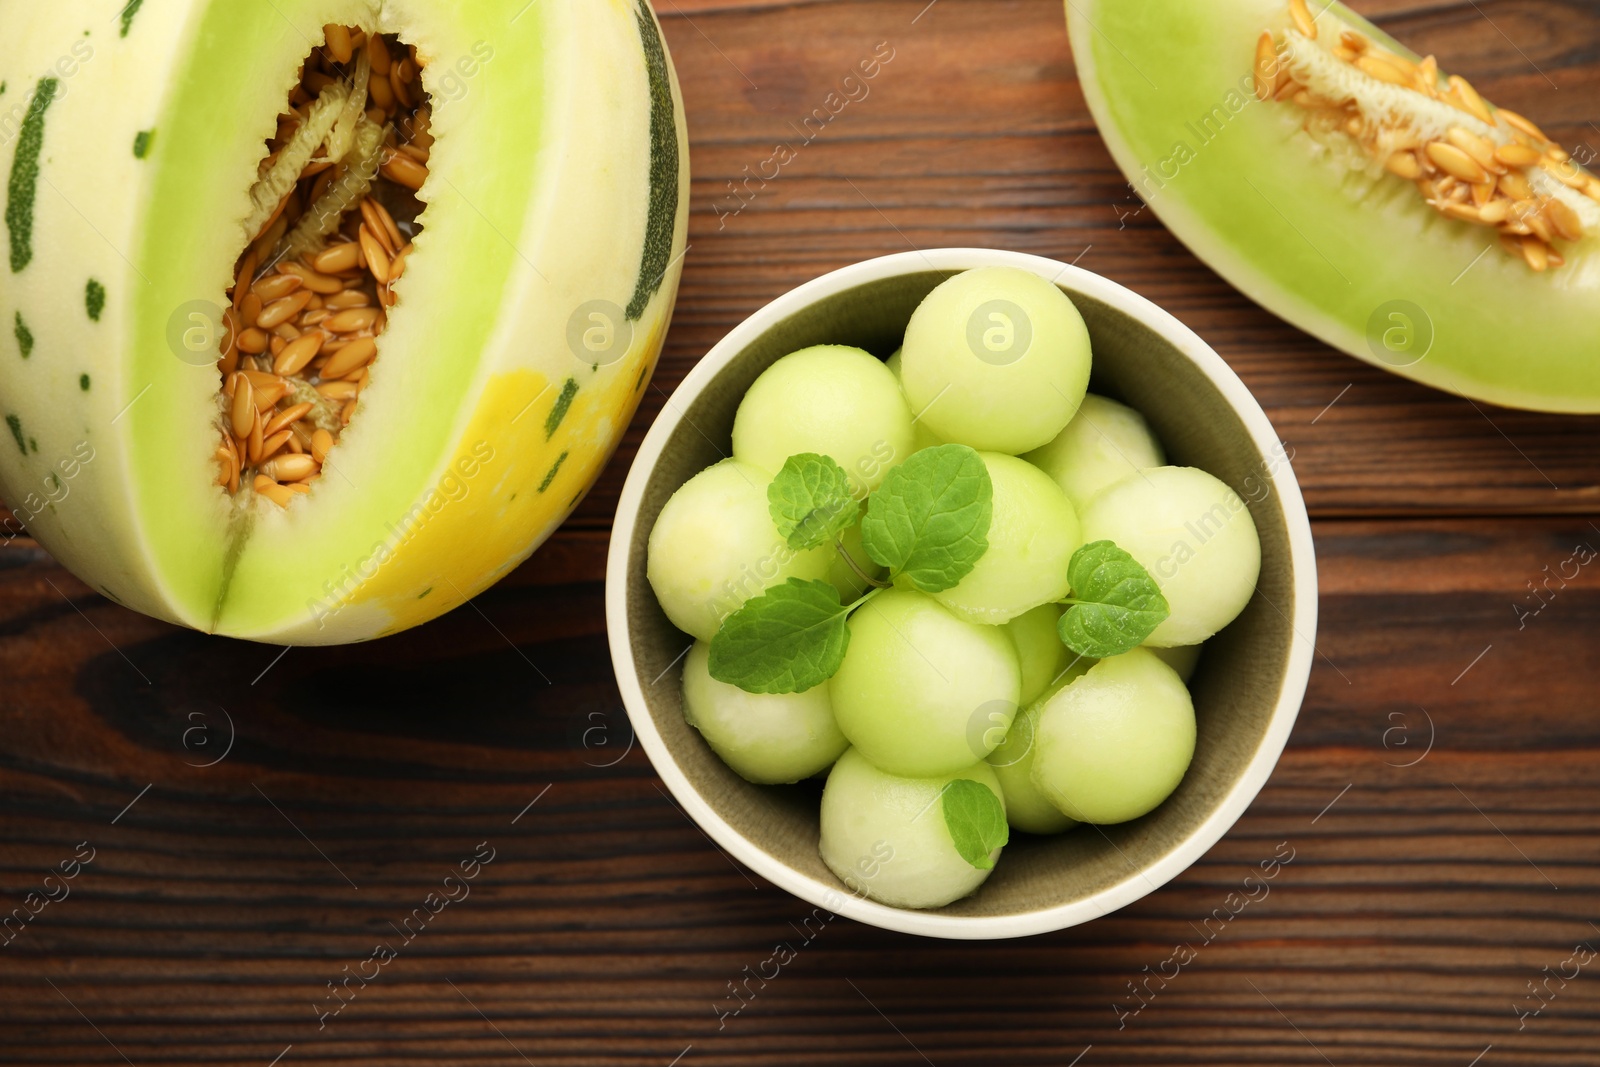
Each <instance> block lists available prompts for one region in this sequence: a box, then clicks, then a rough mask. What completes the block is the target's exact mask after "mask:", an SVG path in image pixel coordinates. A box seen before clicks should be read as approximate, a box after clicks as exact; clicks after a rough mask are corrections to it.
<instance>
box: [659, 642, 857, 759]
mask: <svg viewBox="0 0 1600 1067" xmlns="http://www.w3.org/2000/svg"><path fill="white" fill-rule="evenodd" d="M710 655H711V646H710V645H708V644H706V642H704V641H696V642H695V645H694V648H692V649H690V651H689V656H688V658H687V659H686V660H685V661H684V664H683V717H684V718H685V719H686V720H688V723H689V725H690V726H693V727H694V728H695V729H696V730H699V731H700V736H701V737H704V738H705V739H706V744H708V745H710V746H711V751H713V752H715V753H716V754H717V755H718V756H721V757H722V762H724V763H726V764H727V765H728V766H729V767H732V768H733V769H734V770H735V771H736V772H738V774H739V775H740V776H741V777H743V778H745V779H746V780H748V781H751V782H755V783H757V784H758V785H775V784H780V783H786V782H798V781H800V780H801V779H802V778H810V777H811V776H812V775H814V774H820V773H821V772H822V771H825V770H827V769H828V768H829V767H831V766H833V761H834V760H836V759H838V758H839V757H840V755H842V754H843V753H844V750H845V749H847V748H849V747H850V742H848V741H846V740H845V737H844V734H842V733H840V732H839V727H838V724H837V723H835V722H834V721H833V705H832V704H831V703H830V702H829V700H828V687H827V686H825V685H819V686H816V687H815V688H812V689H808V690H806V691H805V692H804V693H781V694H765V693H746V692H745V691H744V690H743V689H740V688H739V687H738V686H736V685H729V684H728V683H726V682H719V681H717V680H716V679H715V678H713V677H711V672H710V670H709V665H710V664H709V661H710Z"/></svg>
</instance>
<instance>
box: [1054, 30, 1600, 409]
mask: <svg viewBox="0 0 1600 1067" xmlns="http://www.w3.org/2000/svg"><path fill="white" fill-rule="evenodd" d="M1311 7H1312V10H1314V11H1321V10H1322V8H1323V7H1324V4H1323V3H1322V2H1321V0H1318V2H1316V3H1314V4H1312V5H1311ZM1066 9H1067V23H1068V27H1069V30H1070V33H1071V37H1072V48H1073V55H1074V57H1075V58H1076V61H1077V67H1078V74H1079V78H1080V80H1081V82H1082V84H1083V90H1084V95H1085V97H1086V98H1087V100H1088V103H1089V107H1090V110H1091V111H1092V112H1093V114H1094V117H1095V121H1096V122H1097V123H1098V124H1099V127H1100V132H1101V134H1102V135H1103V136H1104V137H1105V140H1106V143H1107V144H1108V145H1109V147H1110V149H1111V153H1112V155H1113V156H1114V157H1115V158H1116V161H1117V164H1118V165H1119V166H1120V167H1121V168H1122V170H1123V173H1124V174H1125V175H1126V176H1127V178H1128V181H1129V182H1130V184H1131V185H1132V186H1133V190H1132V191H1130V192H1129V194H1128V195H1127V197H1126V198H1125V199H1123V200H1122V201H1119V203H1118V206H1117V211H1118V214H1119V215H1121V216H1122V217H1123V220H1124V222H1125V223H1126V222H1131V221H1132V220H1133V219H1134V218H1136V217H1137V214H1136V213H1137V212H1139V211H1140V200H1141V199H1142V200H1144V201H1145V202H1147V203H1148V205H1149V207H1150V209H1151V210H1153V211H1154V212H1155V213H1156V215H1158V216H1159V217H1160V219H1161V221H1162V222H1163V223H1165V224H1166V226H1167V227H1168V228H1169V229H1170V230H1172V232H1173V233H1174V234H1175V235H1176V236H1177V237H1178V239H1179V240H1181V241H1182V242H1183V243H1184V244H1186V245H1187V246H1188V247H1189V248H1190V249H1191V250H1192V251H1193V252H1194V253H1195V254H1196V255H1197V256H1199V257H1200V258H1201V259H1203V260H1204V261H1205V262H1206V263H1207V264H1209V265H1210V266H1211V267H1212V268H1213V269H1214V270H1216V271H1217V272H1218V273H1219V274H1221V275H1222V276H1223V277H1224V278H1225V279H1227V280H1228V282H1230V283H1231V284H1232V285H1233V286H1234V287H1236V288H1237V289H1239V290H1240V291H1241V292H1243V293H1244V294H1245V295H1246V296H1248V297H1249V298H1250V299H1252V300H1254V301H1256V302H1257V303H1259V304H1261V305H1262V306H1263V307H1265V308H1267V309H1268V310H1269V311H1272V312H1273V313H1275V314H1277V315H1279V316H1280V317H1282V318H1284V319H1286V320H1288V321H1289V322H1291V323H1293V324H1294V325H1296V326H1298V327H1300V328H1301V329H1303V330H1305V331H1307V332H1308V333H1311V334H1314V335H1315V336H1317V337H1319V338H1321V339H1322V340H1324V341H1326V342H1327V343H1328V344H1330V345H1333V346H1334V347H1336V348H1340V349H1342V350H1344V351H1345V352H1348V353H1349V354H1351V355H1353V356H1356V357H1358V358H1360V359H1363V360H1366V361H1367V362H1369V363H1372V364H1374V365H1376V366H1380V367H1384V368H1385V369H1388V370H1392V371H1394V372H1395V373H1398V374H1401V375H1404V376H1406V377H1408V378H1412V379H1415V380H1416V381H1419V382H1422V383H1424V384H1427V385H1430V386H1434V387H1436V388H1439V389H1444V390H1448V391H1450V392H1454V393H1459V394H1461V395H1464V396H1467V397H1471V398H1474V399H1478V400H1484V401H1488V402H1490V403H1494V404H1499V405H1503V406H1506V407H1517V408H1529V409H1535V410H1546V411H1561V412H1585V413H1592V412H1597V411H1600V254H1597V253H1600V238H1597V237H1596V235H1595V234H1594V233H1593V232H1591V233H1590V234H1589V236H1587V237H1585V238H1584V240H1583V241H1582V242H1579V243H1578V244H1574V245H1563V246H1562V247H1561V248H1560V251H1561V252H1562V254H1563V255H1564V256H1565V257H1566V259H1567V265H1566V266H1564V267H1561V268H1559V269H1555V270H1552V271H1550V272H1548V273H1546V274H1535V273H1534V272H1533V271H1531V270H1529V269H1528V268H1527V267H1526V266H1525V265H1524V264H1523V263H1521V262H1519V261H1517V260H1514V259H1512V258H1511V257H1510V256H1508V255H1506V254H1505V253H1504V252H1503V251H1501V249H1500V248H1499V247H1498V243H1497V241H1496V237H1495V235H1494V233H1493V232H1492V231H1490V230H1488V229H1486V228H1483V227H1478V226H1472V225H1469V224H1467V223H1463V222H1457V221H1453V220H1448V219H1445V218H1443V217H1442V216H1440V215H1439V214H1438V213H1437V212H1435V211H1434V210H1433V209H1432V208H1430V207H1428V206H1427V204H1426V203H1425V202H1424V201H1423V200H1422V198H1421V196H1420V195H1419V194H1418V193H1417V191H1416V189H1415V187H1414V186H1413V185H1412V184H1411V183H1409V182H1406V181H1404V180H1402V179H1400V178H1396V177H1393V176H1390V175H1378V176H1371V177H1369V176H1367V175H1365V174H1363V173H1360V172H1356V171H1352V170H1349V169H1348V168H1346V167H1345V166H1343V165H1341V164H1339V163H1336V162H1331V161H1325V159H1324V158H1322V157H1321V156H1320V155H1319V151H1320V150H1319V148H1318V146H1317V144H1316V142H1315V141H1314V140H1312V139H1311V138H1310V137H1309V136H1307V135H1306V134H1304V133H1303V132H1301V129H1300V127H1301V122H1302V118H1303V113H1302V112H1301V111H1300V109H1298V108H1296V107H1295V106H1293V105H1292V104H1287V103H1262V102H1260V101H1258V100H1257V99H1256V98H1255V96H1254V94H1253V91H1252V83H1251V71H1252V63H1253V59H1254V53H1255V45H1256V41H1257V39H1258V38H1259V37H1260V35H1261V33H1262V31H1264V30H1269V31H1271V32H1272V33H1273V34H1274V35H1275V36H1276V37H1278V38H1279V39H1281V35H1282V33H1283V32H1284V31H1285V30H1286V28H1287V27H1288V25H1289V21H1290V20H1289V14H1288V4H1287V2H1286V0H1206V2H1197V0H1137V2H1130V0H1069V2H1068V3H1067V5H1066ZM1341 24H1348V25H1350V26H1353V27H1356V28H1359V29H1360V30H1361V31H1362V32H1365V33H1367V34H1369V35H1372V36H1376V37H1377V38H1378V39H1380V40H1383V41H1386V42H1387V41H1388V40H1389V38H1387V37H1386V36H1385V35H1383V34H1382V33H1380V32H1378V31H1376V30H1375V29H1374V28H1373V27H1371V26H1370V25H1369V24H1367V23H1366V22H1365V21H1364V20H1362V19H1360V18H1359V17H1358V16H1356V15H1355V14H1353V13H1352V12H1350V11H1349V9H1347V8H1345V7H1344V6H1343V5H1341V4H1338V3H1334V4H1333V5H1332V6H1331V7H1330V8H1329V9H1328V10H1327V11H1326V13H1324V14H1321V15H1320V16H1319V18H1318V25H1319V35H1320V36H1321V37H1323V38H1327V35H1329V34H1337V32H1338V30H1339V29H1340V26H1341ZM1440 62H1441V65H1442V66H1443V67H1444V68H1445V69H1446V70H1448V69H1449V67H1450V57H1449V56H1441V57H1440ZM1530 117H1532V118H1533V119H1534V121H1538V116H1537V115H1533V116H1530ZM1485 249H1488V251H1487V252H1486V253H1485ZM1480 255H1481V256H1482V258H1481V259H1480V258H1479V257H1480ZM1415 309H1420V314H1419V312H1418V311H1417V310H1415ZM1393 314H1399V315H1401V316H1402V318H1401V319H1395V318H1392V317H1391V315H1393ZM1423 316H1425V318H1424V317H1423ZM1408 319H1409V320H1411V326H1410V327H1408V325H1407V322H1406V320H1408ZM1428 322H1431V328H1432V331H1433V340H1432V345H1431V348H1430V349H1428V350H1427V354H1426V355H1425V356H1423V357H1422V358H1421V359H1420V360H1417V361H1416V362H1414V363H1411V361H1412V360H1414V359H1416V355H1417V349H1418V348H1419V347H1420V342H1419V340H1416V339H1413V340H1409V341H1408V340H1407V339H1406V337H1405V335H1404V331H1405V330H1406V329H1408V328H1417V329H1418V330H1419V331H1420V330H1421V329H1424V328H1426V324H1427V323H1428ZM1391 328H1393V329H1398V330H1400V331H1402V332H1401V333H1398V334H1395V335H1392V337H1393V340H1394V341H1395V344H1394V345H1391V346H1389V347H1386V346H1385V345H1384V344H1383V337H1384V332H1385V331H1386V330H1389V329H1391ZM1423 336H1425V335H1423V334H1422V333H1420V332H1419V333H1417V334H1414V335H1413V338H1417V339H1420V338H1421V337H1423ZM1369 337H1370V338H1373V339H1374V340H1373V341H1369ZM1374 344H1376V351H1375V350H1374ZM1395 347H1399V348H1400V349H1401V351H1399V352H1394V351H1393V349H1394V348H1395ZM1380 354H1381V356H1382V357H1383V358H1380ZM1406 363H1411V365H1409V366H1403V365H1401V364H1406Z"/></svg>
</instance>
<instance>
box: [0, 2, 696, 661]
mask: <svg viewBox="0 0 1600 1067" xmlns="http://www.w3.org/2000/svg"><path fill="white" fill-rule="evenodd" d="M326 23H342V24H355V25H360V26H362V27H363V28H366V29H367V30H369V31H370V32H392V33H398V34H399V35H400V37H401V39H402V40H403V41H404V42H406V43H409V44H414V45H416V46H417V48H418V50H419V52H420V54H421V56H422V58H423V60H424V61H425V68H424V70H423V75H422V76H423V85H424V87H425V88H426V89H427V90H428V91H429V92H430V93H431V94H432V99H433V104H434V112H433V128H432V132H433V133H434V135H435V137H436V138H437V141H436V144H435V146H434V151H433V157H432V162H431V163H430V177H429V180H428V182H427V184H426V185H425V186H424V188H423V190H422V192H421V197H422V199H423V201H424V202H425V203H426V204H427V210H426V213H425V214H424V215H423V217H422V219H421V222H422V224H423V228H424V229H423V233H422V234H421V235H420V236H419V238H418V239H417V241H416V249H415V252H414V253H413V255H412V256H411V258H410V261H409V263H408V270H407V273H406V277H405V278H404V279H402V281H401V282H400V283H399V284H398V285H397V287H396V292H397V293H398V295H399V297H400V304H399V305H398V306H397V307H396V308H394V309H393V312H392V314H391V316H390V320H389V329H388V330H387V331H386V333H385V334H384V335H383V337H382V338H381V339H380V341H379V356H378V360H377V362H376V363H375V364H374V366H373V371H372V380H371V385H370V386H369V387H368V389H367V390H366V391H365V392H363V394H362V398H361V404H360V408H359V410H358V413H357V415H356V418H355V420H354V421H353V422H352V423H351V425H350V426H349V428H348V429H347V430H346V432H345V435H344V437H343V438H342V440H341V441H340V444H339V446H338V448H337V449H336V450H335V452H334V454H333V455H332V456H331V457H330V461H329V471H328V473H325V474H324V476H323V478H322V479H321V480H320V481H319V482H317V483H316V485H315V486H314V488H313V491H312V493H311V494H310V495H309V496H307V497H304V498H302V499H301V500H299V501H296V502H295V506H293V507H291V508H289V509H288V510H286V511H285V510H280V509H278V508H276V507H275V506H272V505H271V504H270V502H269V501H266V500H264V499H259V498H256V497H255V496H254V494H249V493H245V494H241V500H242V503H236V502H234V501H231V500H229V499H228V498H227V497H226V495H225V494H224V492H223V491H222V490H221V489H218V488H217V487H216V486H215V485H214V481H215V473H216V471H215V467H214V466H213V461H212V459H211V454H212V452H213V450H214V448H215V447H216V443H217V440H218V438H217V431H216V429H215V427H214V423H215V417H216V414H215V413H216V410H217V409H216V394H217V391H218V389H219V386H220V375H219V372H218V371H217V369H216V367H215V365H214V364H213V363H210V362H208V361H207V360H206V359H204V358H199V359H195V358H193V357H192V356H191V358H189V359H188V360H186V359H184V358H180V355H189V353H186V352H185V351H184V348H183V333H184V331H185V329H188V328H191V327H193V326H194V324H195V322H196V321H200V322H203V320H195V319H193V318H191V317H190V314H189V312H190V311H191V310H192V309H193V307H194V306H195V305H196V304H197V303H198V304H200V305H201V306H205V305H207V304H209V305H210V306H212V307H213V308H216V309H220V307H221V306H223V305H225V304H226V303H227V298H226V297H225V295H224V293H225V290H226V288H227V287H228V285H229V284H230V275H231V273H232V270H233V265H234V261H235V259H236V257H237V256H238V255H239V253H240V252H241V251H242V249H243V247H244V244H245V242H246V240H247V238H248V237H249V236H250V235H247V234H246V233H245V232H244V229H243V225H244V220H245V219H246V218H247V216H248V213H249V211H250V201H249V190H250V188H251V185H252V184H253V183H254V181H255V177H256V173H257V164H258V163H259V162H260V160H261V159H262V158H263V157H264V156H265V153H266V149H265V146H264V141H265V139H266V138H267V137H268V136H269V135H270V134H271V132H272V131H273V129H274V127H275V124H276V116H277V115H278V114H279V112H280V111H282V110H283V108H284V106H285V102H286V100H287V94H288V92H289V89H290V88H291V86H292V85H293V84H294V80H295V77H296V73H297V70H298V69H299V66H300V63H301V61H302V60H303V58H304V57H305V55H306V54H307V53H308V52H309V51H310V50H311V48H312V47H313V46H314V45H318V44H320V43H321V42H322V40H323V30H322V27H323V25H324V24H326ZM0 40H3V41H4V42H5V45H4V48H0V82H3V83H4V84H5V86H6V88H5V90H4V92H3V93H0V180H3V181H5V182H6V186H5V189H4V190H3V191H4V193H5V195H6V199H7V205H6V212H5V228H6V236H5V239H4V242H5V243H4V245H0V247H4V248H5V250H6V253H7V254H6V256H5V257H4V258H3V259H0V326H3V327H4V328H3V329H0V419H4V421H5V425H6V429H5V430H4V431H0V446H3V447H0V499H4V500H5V501H6V502H7V503H8V504H10V505H11V506H12V508H13V509H14V510H15V511H16V512H17V513H18V515H19V518H21V519H22V521H23V522H24V523H25V524H26V527H27V530H28V532H29V533H30V534H31V535H32V536H34V537H36V538H37V539H38V540H39V541H40V543H41V544H43V545H44V547H45V548H47V549H48V550H49V551H50V552H52V553H53V554H54V555H55V556H56V558H57V559H59V560H60V561H61V562H62V563H63V564H65V565H66V566H67V567H69V568H70V569H71V570H72V571H73V572H74V573H76V574H77V575H78V576H79V577H80V578H82V579H83V580H84V581H85V582H87V583H88V584H89V585H91V586H92V587H94V588H95V589H96V590H98V591H99V592H101V593H103V594H104V595H106V596H108V597H110V598H112V599H114V600H116V601H117V602H119V603H121V604H124V605H127V606H129V607H132V608H135V609H137V610H140V611H143V612H146V613H148V614H150V615H153V616H156V617H159V618H162V619H166V620H169V621H171V622H174V623H178V624H181V625H185V626H189V627H194V628H196V629H200V630H205V631H211V632H216V633H223V634H228V635H231V636H236V637H243V638H248V639H252V640H257V641H263V642H271V643H278V644H331V643H340V642H348V641H358V640H366V639H370V638H374V637H378V636H382V635H384V634H388V633H392V632H395V631H397V630H400V629H404V628H406V627H408V626H412V625H416V624H418V623H420V622H423V621H426V620H427V619H430V618H433V617H434V616H437V615H439V614H442V613H443V612H445V611H447V610H450V609H451V608H453V607H455V606H457V605H459V604H461V603H462V602H463V601H465V600H466V599H468V598H470V597H472V596H474V595H476V594H477V593H478V592H481V591H482V590H483V589H484V588H486V587H487V586H488V585H490V584H492V583H493V582H494V581H496V580H497V579H498V578H500V577H501V576H503V575H504V574H505V573H506V572H507V571H509V570H510V569H511V568H512V567H513V566H515V565H516V564H517V563H518V562H520V561H521V560H522V559H524V558H525V557H526V556H527V555H528V554H529V553H530V552H532V551H533V549H534V548H535V547H536V546H537V545H538V544H539V543H540V542H542V541H543V539H544V538H545V537H546V536H548V535H549V533H550V532H552V531H553V530H554V529H555V527H556V526H557V525H558V524H559V523H560V522H561V521H562V520H563V519H564V518H565V517H566V516H567V515H568V514H569V513H570V511H571V509H572V508H573V507H575V506H576V504H577V502H578V500H579V499H580V498H581V497H582V495H583V493H584V491H585V490H586V489H587V488H588V486H589V485H590V484H591V483H592V481H593V479H594V478H595V477H596V475H597V474H598V473H599V471H600V468H601V467H602V466H603V464H604V463H605V461H606V460H607V459H608V458H609V456H610V455H611V452H612V451H613V449H614V448H615V446H616V444H617V441H618V440H619V439H620V437H621V434H622V432H623V430H624V429H625V427H626V426H627V424H628V422H629V420H630V419H631V417H632V414H633V411H634V409H635V407H636V405H637V403H638V399H639V397H640V395H641V394H642V392H643V391H644V389H645V386H646V382H647V381H648V376H649V374H650V371H651V370H652V369H653V367H654V363H655V359H656V357H657V355H658V353H659V351H660V347H661V342H662V339H663V336H664V334H665V332H666V329H667V324H668V322H669V320H670V317H671V310H672V305H673V302H674V299H675V297H676V292H677V284H678V277H679V271H680V269H681V263H682V254H683V251H684V238H685V230H686V227H687V219H688V198H687V191H688V187H689V171H688V145H687V137H686V132H685V126H684V120H683V104H682V99H681V96H680V95H679V92H678V87H677V82H676V78H675V76H674V74H673V72H672V68H671V62H670V60H669V58H668V57H667V54H666V50H665V46H664V44H663V43H662V40H661V36H660V30H659V26H658V24H657V22H656V20H655V18H654V16H653V14H652V13H651V11H650V9H649V7H648V6H647V4H646V2H645V0H538V2H537V3H533V4H528V3H527V2H526V0H450V2H448V3H440V2H438V0H271V2H265V3H255V2H248V3H247V2H242V0H159V2H157V0H152V2H149V3H140V4H128V3H126V0H83V2H80V3H74V4H41V3H31V2H23V0H0ZM602 304H603V305H604V307H606V308H610V309H615V311H616V314H615V315H614V316H612V317H613V318H614V319H615V320H616V321H614V322H611V323H610V325H611V327H612V328H613V332H614V336H616V337H618V338H621V340H620V341H618V342H617V343H616V344H615V346H614V347H613V348H612V349H608V350H602V351H600V353H599V354H598V355H590V353H592V352H594V351H595V349H594V348H592V347H590V348H587V349H586V348H584V347H582V346H580V345H578V344H575V343H574V341H573V338H574V337H580V338H581V337H587V336H589V335H587V334H586V333H585V330H586V329H587V328H589V327H591V326H593V325H594V324H595V320H594V319H593V318H592V317H588V316H586V314H585V309H586V308H590V307H592V306H598V305H602ZM607 314H610V313H609V312H607ZM574 323H576V324H577V328H576V330H574V329H573V324H574ZM580 355H583V356H584V357H585V358H579V357H580ZM15 530H16V527H15V526H13V528H12V531H10V532H11V533H13V534H14V532H15Z"/></svg>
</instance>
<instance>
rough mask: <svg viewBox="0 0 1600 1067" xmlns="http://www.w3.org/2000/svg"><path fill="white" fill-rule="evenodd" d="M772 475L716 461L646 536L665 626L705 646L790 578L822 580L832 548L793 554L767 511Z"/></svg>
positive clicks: (653, 584) (663, 511)
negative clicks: (744, 608)
mask: <svg viewBox="0 0 1600 1067" xmlns="http://www.w3.org/2000/svg"><path fill="white" fill-rule="evenodd" d="M771 481H772V476H771V475H769V474H767V473H765V472H764V471H761V470H758V469H757V468H755V467H752V466H750V465H748V464H745V463H739V462H738V461H736V460H731V459H727V460H723V461H722V462H721V463H718V464H716V465H715V466H712V467H707V468H706V469H705V470H703V471H701V472H700V473H699V474H697V475H695V476H694V477H693V478H690V479H689V480H688V481H687V482H685V483H684V484H683V485H682V486H681V487H680V488H679V489H678V491H677V492H676V493H674V494H672V499H670V500H668V501H667V504H666V506H665V507H663V508H662V509H661V514H660V515H659V516H658V517H657V518H656V524H655V526H654V527H652V528H651V530H650V545H649V557H648V562H647V564H646V567H645V573H646V576H647V577H648V578H649V579H650V588H652V589H653V590H655V594H656V599H657V600H658V601H660V602H661V610H663V611H665V612H666V613H667V618H669V619H671V620H672V625H674V626H676V627H677V628H678V629H680V630H682V631H683V632H684V633H687V634H689V635H690V636H691V637H695V638H697V639H699V640H701V641H709V640H711V638H712V637H714V636H715V635H716V632H717V630H718V629H719V628H720V627H721V626H722V620H723V619H725V618H727V617H728V616H729V615H731V614H733V613H734V612H735V611H738V610H739V607H740V606H741V605H742V604H743V603H744V602H745V601H746V600H749V599H750V598H751V597H753V596H759V595H760V594H761V593H762V592H763V591H765V590H766V589H767V588H769V587H771V586H774V585H779V584H781V583H782V582H784V581H786V580H788V579H789V578H807V579H812V578H826V577H827V575H828V568H829V566H830V565H831V564H832V559H833V548H832V547H831V546H829V545H822V546H821V547H819V548H813V549H809V550H807V551H805V552H796V551H795V550H794V549H792V548H790V547H789V546H788V544H787V543H786V542H785V541H784V539H783V538H782V537H780V536H778V528H777V527H776V526H774V525H773V522H772V514H771V512H769V511H768V510H767V485H768V483H770V482H771Z"/></svg>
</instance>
